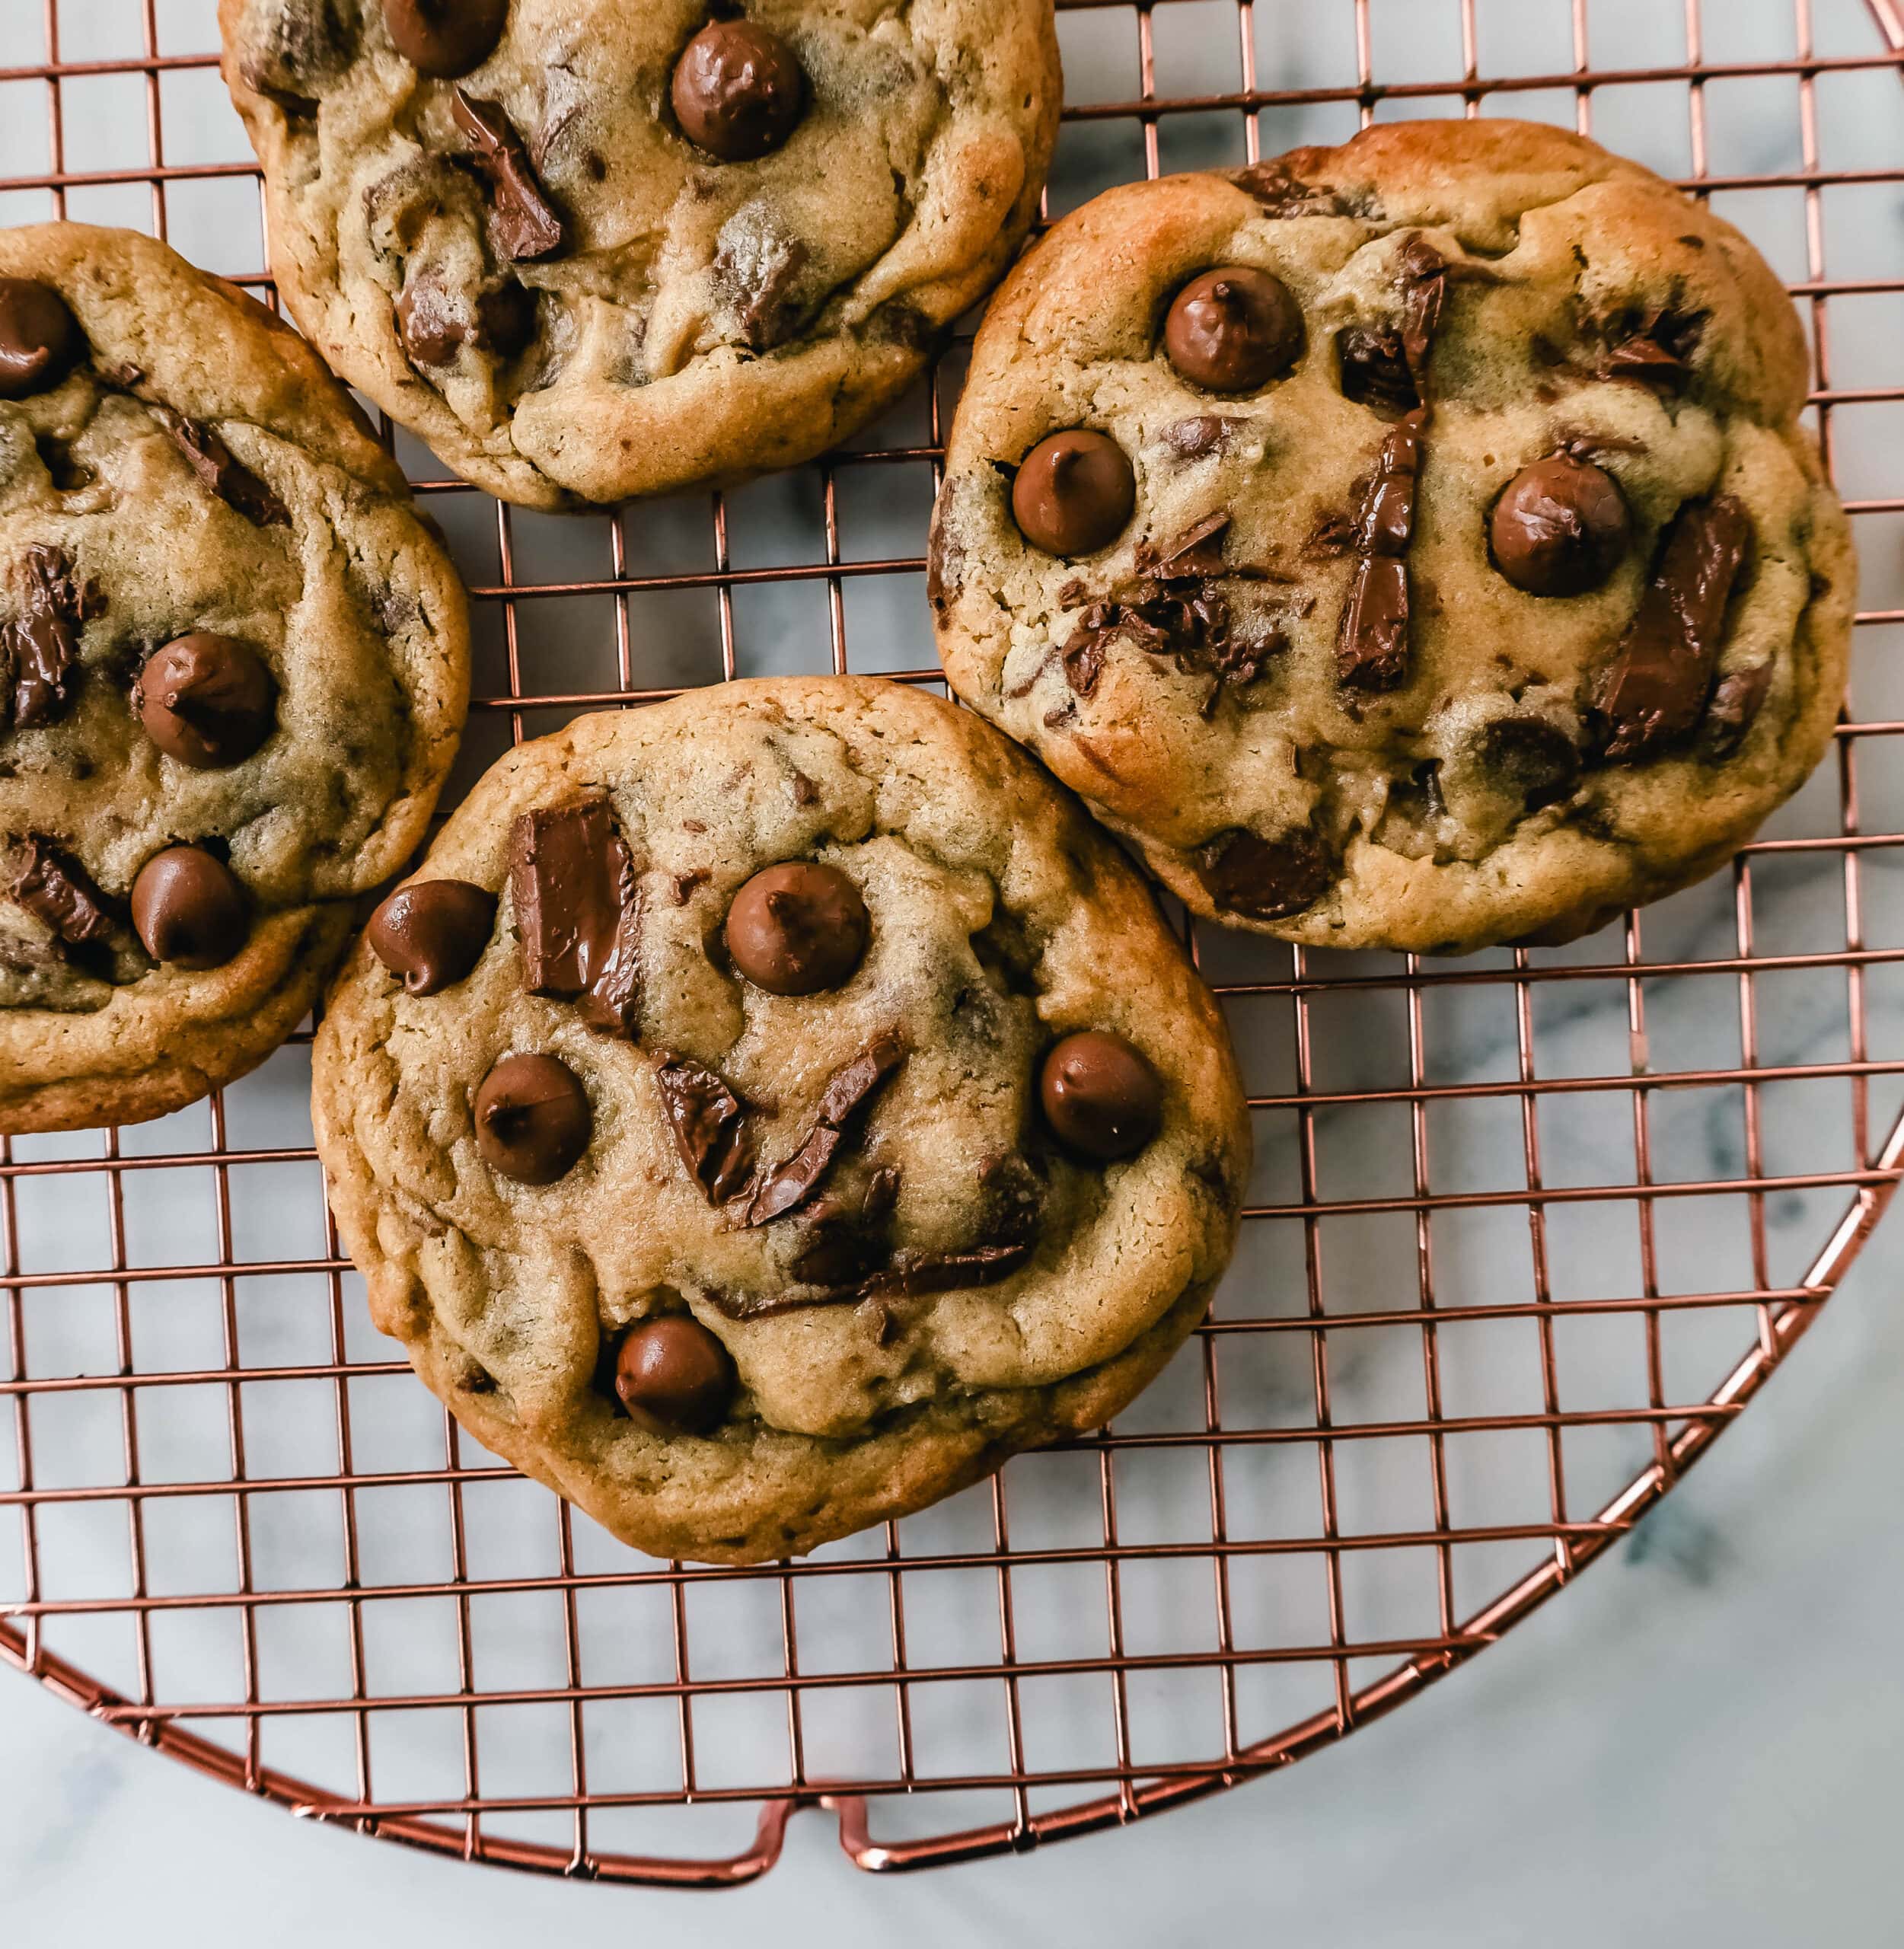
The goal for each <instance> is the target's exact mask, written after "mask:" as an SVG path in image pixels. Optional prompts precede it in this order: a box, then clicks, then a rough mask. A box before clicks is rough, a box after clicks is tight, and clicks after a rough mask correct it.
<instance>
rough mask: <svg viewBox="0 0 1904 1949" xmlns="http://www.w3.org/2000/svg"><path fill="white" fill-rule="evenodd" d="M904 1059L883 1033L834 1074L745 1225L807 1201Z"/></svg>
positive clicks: (898, 1044) (757, 1194)
mask: <svg viewBox="0 0 1904 1949" xmlns="http://www.w3.org/2000/svg"><path fill="white" fill-rule="evenodd" d="M905 1059H906V1046H905V1045H904V1042H902V1041H901V1040H900V1038H898V1036H897V1035H892V1034H890V1033H888V1034H885V1035H875V1037H874V1038H873V1039H872V1041H870V1042H869V1043H868V1044H867V1045H866V1048H865V1049H864V1050H863V1051H862V1052H861V1053H860V1054H858V1055H856V1057H853V1061H851V1062H850V1063H848V1064H847V1065H846V1067H844V1069H840V1070H835V1071H834V1073H833V1075H832V1076H831V1077H830V1078H829V1079H828V1082H827V1086H826V1087H825V1089H823V1090H822V1091H821V1093H820V1101H819V1105H818V1108H816V1109H815V1112H814V1116H813V1124H812V1128H811V1129H810V1130H809V1131H808V1132H807V1134H806V1135H805V1137H802V1139H801V1140H800V1142H799V1146H798V1147H797V1148H796V1150H794V1152H793V1155H792V1156H789V1157H788V1158H786V1160H784V1161H783V1163H779V1164H777V1165H775V1166H774V1167H773V1169H772V1170H770V1171H769V1172H767V1173H766V1174H765V1175H764V1176H763V1177H762V1178H761V1180H760V1182H759V1183H758V1184H757V1185H755V1187H754V1195H753V1198H752V1199H751V1201H749V1203H748V1207H747V1223H748V1224H749V1225H750V1226H754V1225H766V1224H770V1223H772V1222H773V1220H775V1219H776V1218H781V1217H785V1216H786V1214H787V1213H788V1212H789V1211H793V1210H795V1209H796V1207H799V1205H801V1204H803V1203H805V1201H806V1200H807V1199H808V1198H810V1197H812V1195H813V1193H814V1191H815V1190H816V1189H817V1188H818V1185H819V1182H820V1180H821V1179H822V1178H823V1177H824V1176H825V1175H826V1174H827V1171H828V1168H829V1167H830V1166H831V1164H832V1163H833V1160H834V1157H835V1156H837V1155H838V1154H839V1150H840V1145H841V1144H844V1142H845V1140H846V1135H847V1129H848V1128H849V1127H850V1124H852V1122H853V1119H854V1118H856V1116H857V1115H858V1114H859V1113H860V1111H861V1110H863V1108H865V1106H866V1104H867V1103H868V1102H870V1101H871V1099H872V1096H873V1093H874V1092H875V1090H877V1089H879V1086H881V1085H882V1083H885V1080H886V1079H887V1078H888V1077H890V1076H891V1074H892V1073H893V1071H894V1070H896V1069H897V1068H898V1067H899V1065H900V1064H901V1063H902V1062H904V1061H905Z"/></svg>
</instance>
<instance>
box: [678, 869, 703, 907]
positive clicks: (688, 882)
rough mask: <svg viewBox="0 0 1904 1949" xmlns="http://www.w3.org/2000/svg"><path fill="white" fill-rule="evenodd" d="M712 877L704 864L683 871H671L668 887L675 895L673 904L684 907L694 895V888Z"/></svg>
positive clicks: (701, 885)
mask: <svg viewBox="0 0 1904 1949" xmlns="http://www.w3.org/2000/svg"><path fill="white" fill-rule="evenodd" d="M713 877H714V876H713V874H712V873H710V872H709V871H708V870H707V869H706V867H705V866H693V867H690V868H689V869H688V870H687V872H684V873H671V874H670V875H669V876H668V891H669V892H671V894H673V895H674V896H675V905H676V906H677V907H685V906H686V905H687V903H688V901H690V900H691V899H692V898H694V893H695V891H696V889H697V888H700V887H703V886H705V885H706V884H707V882H709V881H710V880H711V879H713Z"/></svg>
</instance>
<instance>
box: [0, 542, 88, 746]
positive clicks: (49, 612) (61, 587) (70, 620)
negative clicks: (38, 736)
mask: <svg viewBox="0 0 1904 1949" xmlns="http://www.w3.org/2000/svg"><path fill="white" fill-rule="evenodd" d="M19 580H20V584H21V610H22V613H21V614H20V615H19V616H18V617H14V618H13V619H11V620H9V621H7V622H5V623H0V728H4V727H5V724H6V722H7V719H8V715H9V714H11V717H12V719H13V722H14V724H15V725H16V726H18V728H19V729H21V730H22V731H26V730H30V729H32V728H33V726H35V725H36V724H46V723H51V722H52V721H53V719H55V718H56V717H57V716H59V714H60V713H61V712H62V711H63V710H65V708H66V707H67V705H68V704H69V703H72V697H73V692H74V691H75V689H76V688H77V687H78V681H79V632H80V629H81V625H82V624H85V623H87V622H88V621H90V620H91V619H92V618H93V617H95V616H98V615H102V614H104V611H105V604H104V601H102V600H101V599H100V594H99V591H98V589H97V588H96V587H95V586H94V585H93V584H92V583H91V582H82V581H81V580H80V579H78V578H77V577H76V576H75V574H74V573H73V567H72V563H71V562H70V561H69V560H68V559H67V557H65V554H64V553H62V552H61V551H60V550H59V549H57V548H49V547H45V546H43V545H40V546H36V547H32V548H29V549H28V550H27V554H26V559H25V560H24V563H22V565H21V573H20V577H19Z"/></svg>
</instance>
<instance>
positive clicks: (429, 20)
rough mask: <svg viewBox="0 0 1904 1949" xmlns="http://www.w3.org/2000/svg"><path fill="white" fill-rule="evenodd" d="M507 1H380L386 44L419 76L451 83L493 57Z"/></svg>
mask: <svg viewBox="0 0 1904 1949" xmlns="http://www.w3.org/2000/svg"><path fill="white" fill-rule="evenodd" d="M508 21H509V0H384V26H385V27H387V28H388V29H389V30H390V38H391V44H392V45H393V46H394V47H395V48H396V49H397V53H399V54H400V55H401V56H403V59H405V60H406V61H407V62H409V63H410V65H411V66H412V67H413V68H415V69H416V70H417V71H418V72H419V73H421V74H425V75H433V76H434V77H435V78H436V79H437V80H439V81H454V80H455V79H457V78H458V76H459V75H467V74H468V73H469V72H470V70H471V69H475V68H480V67H481V66H482V65H483V62H485V61H486V60H487V59H489V58H490V56H491V55H492V54H493V53H494V52H495V51H496V43H497V42H498V41H499V40H501V39H502V30H503V28H504V27H505V26H506V25H507V24H508Z"/></svg>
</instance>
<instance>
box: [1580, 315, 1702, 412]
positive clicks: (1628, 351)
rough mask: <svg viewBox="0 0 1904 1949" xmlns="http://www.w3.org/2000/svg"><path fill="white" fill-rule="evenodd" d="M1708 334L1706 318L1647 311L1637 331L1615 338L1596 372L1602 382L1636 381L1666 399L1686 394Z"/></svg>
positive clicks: (1639, 322) (1640, 320)
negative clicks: (1694, 360) (1696, 357)
mask: <svg viewBox="0 0 1904 1949" xmlns="http://www.w3.org/2000/svg"><path fill="white" fill-rule="evenodd" d="M1704 331H1705V316H1704V314H1697V313H1687V312H1682V311H1667V310H1664V309H1662V308H1656V309H1654V310H1652V311H1647V312H1646V313H1645V314H1644V315H1643V316H1642V317H1641V318H1640V319H1639V321H1638V324H1637V327H1635V329H1633V330H1630V331H1628V332H1626V333H1624V334H1622V335H1620V336H1618V337H1615V340H1614V342H1613V343H1612V344H1611V345H1610V346H1609V348H1608V349H1607V352H1606V356H1604V357H1603V359H1601V361H1600V362H1599V365H1597V366H1596V368H1594V370H1595V372H1596V375H1597V376H1598V377H1599V378H1603V379H1630V380H1633V381H1637V382H1638V384H1641V385H1643V386H1648V387H1650V388H1652V390H1653V391H1655V392H1657V393H1659V394H1662V395H1671V394H1679V393H1682V392H1684V391H1686V384H1687V381H1689V379H1690V378H1692V355H1693V353H1694V352H1696V351H1697V350H1698V345H1699V340H1700V337H1701V335H1702V334H1703V333H1704Z"/></svg>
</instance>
